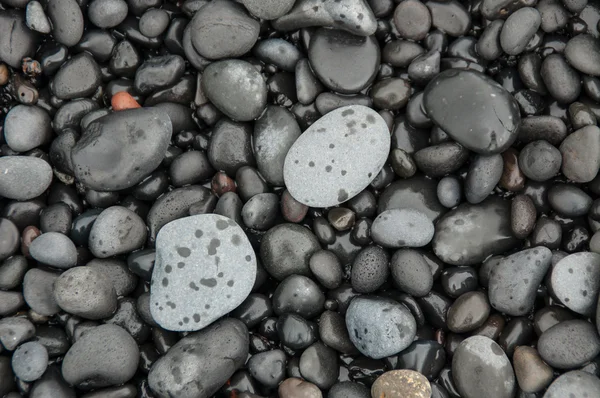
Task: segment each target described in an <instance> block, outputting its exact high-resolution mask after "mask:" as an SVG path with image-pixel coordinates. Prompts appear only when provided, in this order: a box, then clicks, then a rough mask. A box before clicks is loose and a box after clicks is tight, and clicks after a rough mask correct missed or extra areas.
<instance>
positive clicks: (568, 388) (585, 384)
mask: <svg viewBox="0 0 600 398" xmlns="http://www.w3.org/2000/svg"><path fill="white" fill-rule="evenodd" d="M599 389H600V379H598V377H596V376H594V375H593V374H590V373H587V372H585V371H581V370H573V371H571V372H567V373H563V374H562V375H560V376H559V377H557V378H556V380H554V382H553V383H552V384H550V387H548V389H547V390H546V393H545V394H544V398H561V397H566V396H569V395H573V396H575V397H585V396H588V397H593V396H594V394H597V393H598V390H599Z"/></svg>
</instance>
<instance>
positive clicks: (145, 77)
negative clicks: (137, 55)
mask: <svg viewBox="0 0 600 398" xmlns="http://www.w3.org/2000/svg"><path fill="white" fill-rule="evenodd" d="M184 71H185V61H184V60H183V57H181V56H179V55H161V56H158V57H152V58H150V59H148V60H146V61H144V63H143V64H142V65H140V67H139V68H137V71H136V72H135V80H134V82H133V86H134V87H135V89H136V91H137V92H139V93H141V94H146V95H147V94H150V93H151V92H153V91H156V90H159V89H164V88H167V87H169V86H171V85H173V84H174V83H176V82H177V81H178V80H179V79H180V78H181V76H182V75H183V73H184ZM168 104H169V103H165V105H160V104H159V105H158V106H157V107H159V108H161V109H163V110H164V111H165V112H167V113H168V114H169V116H170V118H171V122H172V123H173V130H174V131H175V132H176V133H177V132H179V131H180V130H182V129H180V128H178V127H176V126H177V125H180V123H181V126H182V127H183V125H189V127H188V128H190V127H192V126H193V122H192V123H188V120H187V119H188V118H189V117H186V116H183V115H185V114H186V111H187V109H185V107H184V108H183V109H182V108H181V107H179V106H177V105H175V106H173V105H168ZM180 109H181V111H180ZM182 122H183V123H182ZM186 127H187V126H186Z"/></svg>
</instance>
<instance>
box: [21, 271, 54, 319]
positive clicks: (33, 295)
mask: <svg viewBox="0 0 600 398" xmlns="http://www.w3.org/2000/svg"><path fill="white" fill-rule="evenodd" d="M59 275H60V274H58V273H56V272H50V271H46V270H43V269H39V268H32V269H30V270H29V271H27V274H25V279H24V280H23V297H24V298H25V301H26V302H27V305H28V306H29V307H30V308H31V309H32V310H34V311H35V312H37V313H38V314H40V315H45V316H52V315H54V314H57V313H58V312H60V307H59V306H58V304H56V301H54V294H53V286H54V281H56V279H57V278H58V277H59Z"/></svg>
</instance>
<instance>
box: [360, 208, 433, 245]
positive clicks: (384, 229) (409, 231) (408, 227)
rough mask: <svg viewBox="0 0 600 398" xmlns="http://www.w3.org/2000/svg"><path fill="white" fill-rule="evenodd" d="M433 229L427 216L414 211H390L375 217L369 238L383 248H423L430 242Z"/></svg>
mask: <svg viewBox="0 0 600 398" xmlns="http://www.w3.org/2000/svg"><path fill="white" fill-rule="evenodd" d="M434 233H435V228H434V227H433V222H431V220H430V219H429V217H427V215H426V214H425V213H423V212H421V211H419V210H416V209H391V210H386V211H384V212H383V213H381V214H380V215H378V216H377V218H376V219H375V221H373V225H372V226H371V237H372V238H373V240H374V241H375V243H378V244H380V245H382V246H385V247H391V248H399V247H423V246H425V245H427V244H428V243H429V242H431V239H433V234H434Z"/></svg>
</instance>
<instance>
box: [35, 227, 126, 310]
mask: <svg viewBox="0 0 600 398" xmlns="http://www.w3.org/2000/svg"><path fill="white" fill-rule="evenodd" d="M38 239H39V238H38ZM54 300H55V301H56V304H58V306H59V307H60V308H62V309H63V310H64V311H66V312H68V313H70V314H73V315H77V316H80V317H82V318H87V319H92V320H96V319H102V318H106V317H108V316H110V315H112V314H113V313H114V312H115V310H116V309H117V293H116V292H115V288H114V286H113V283H112V281H111V280H110V279H109V278H108V277H107V276H106V275H105V274H104V273H102V272H101V271H99V270H97V269H95V268H92V267H75V268H71V269H69V270H67V271H65V272H63V273H62V274H61V275H60V276H59V277H58V279H56V281H55V282H54Z"/></svg>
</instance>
